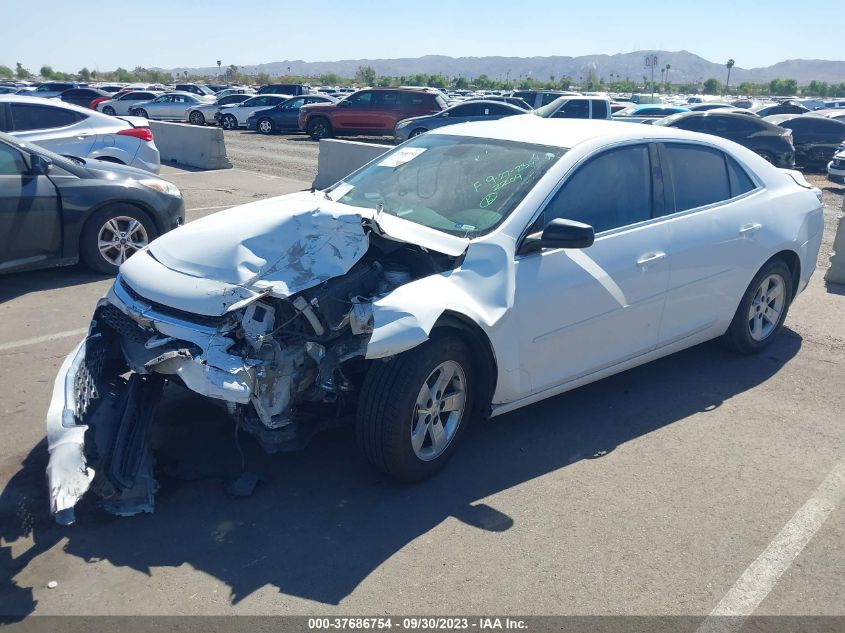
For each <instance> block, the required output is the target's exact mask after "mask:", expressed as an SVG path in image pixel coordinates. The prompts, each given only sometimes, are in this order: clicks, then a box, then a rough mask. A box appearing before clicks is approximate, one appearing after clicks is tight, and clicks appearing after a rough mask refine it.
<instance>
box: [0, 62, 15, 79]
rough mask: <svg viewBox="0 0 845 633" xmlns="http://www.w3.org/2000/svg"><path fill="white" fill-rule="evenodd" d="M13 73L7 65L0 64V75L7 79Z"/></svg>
mask: <svg viewBox="0 0 845 633" xmlns="http://www.w3.org/2000/svg"><path fill="white" fill-rule="evenodd" d="M13 75H14V72H13V71H12V69H11V68H9V67H8V66H3V65H2V64H0V77H5V78H7V79H11V78H12V76H13Z"/></svg>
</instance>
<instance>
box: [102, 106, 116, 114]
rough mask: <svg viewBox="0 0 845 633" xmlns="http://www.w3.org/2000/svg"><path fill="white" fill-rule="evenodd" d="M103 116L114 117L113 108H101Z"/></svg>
mask: <svg viewBox="0 0 845 633" xmlns="http://www.w3.org/2000/svg"><path fill="white" fill-rule="evenodd" d="M103 114H108V115H109V116H114V114H115V112H114V108H113V107H111V106H106V107H105V108H103Z"/></svg>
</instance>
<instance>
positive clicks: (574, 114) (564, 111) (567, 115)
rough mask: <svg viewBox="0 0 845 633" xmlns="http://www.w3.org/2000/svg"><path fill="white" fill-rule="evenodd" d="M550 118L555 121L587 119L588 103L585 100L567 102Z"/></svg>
mask: <svg viewBox="0 0 845 633" xmlns="http://www.w3.org/2000/svg"><path fill="white" fill-rule="evenodd" d="M552 116H553V118H555V119H589V118H590V102H589V101H587V100H586V99H573V100H571V101H567V102H566V103H564V104H563V105H562V106H560V107H559V108H558V110H557V112H555V113H554V115H552Z"/></svg>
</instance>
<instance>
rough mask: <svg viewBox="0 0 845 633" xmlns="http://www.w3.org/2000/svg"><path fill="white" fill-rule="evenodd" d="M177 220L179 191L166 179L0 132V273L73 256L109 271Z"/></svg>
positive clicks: (68, 260) (61, 261)
mask: <svg viewBox="0 0 845 633" xmlns="http://www.w3.org/2000/svg"><path fill="white" fill-rule="evenodd" d="M184 220H185V205H184V202H183V201H182V195H181V193H180V192H179V190H178V189H177V188H176V187H175V186H173V185H172V184H170V183H169V182H167V181H166V180H162V179H161V178H157V177H155V176H153V175H151V174H149V173H148V172H145V171H141V170H139V169H134V168H132V167H128V166H125V165H117V164H115V163H106V162H101V161H97V160H83V159H81V158H72V157H65V156H59V155H58V154H54V153H53V152H50V151H47V150H45V149H43V148H41V147H38V146H36V145H32V144H30V143H23V142H21V141H19V140H18V139H16V138H14V137H12V136H9V135H8V134H3V133H0V273H8V272H13V271H15V272H17V271H20V270H28V269H33V268H48V267H52V266H63V265H68V264H75V263H76V262H77V261H79V260H80V259H81V260H82V261H84V262H85V263H86V264H87V265H88V266H89V267H90V268H92V269H94V270H96V271H98V272H102V273H107V274H114V273H116V272H117V269H118V266H119V265H120V263H121V262H123V261H124V260H125V259H126V258H127V257H129V256H130V255H132V254H133V253H134V252H135V251H137V250H139V249H140V248H143V247H144V246H146V245H147V244H148V243H149V242H151V241H152V240H153V239H155V238H156V237H157V236H159V235H161V234H162V233H164V232H166V231H169V230H171V229H174V228H176V227H177V226H179V225H180V224H182V222H184Z"/></svg>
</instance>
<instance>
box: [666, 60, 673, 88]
mask: <svg viewBox="0 0 845 633" xmlns="http://www.w3.org/2000/svg"><path fill="white" fill-rule="evenodd" d="M670 70H672V64H666V86H667V88H668V85H669V71H670Z"/></svg>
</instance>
